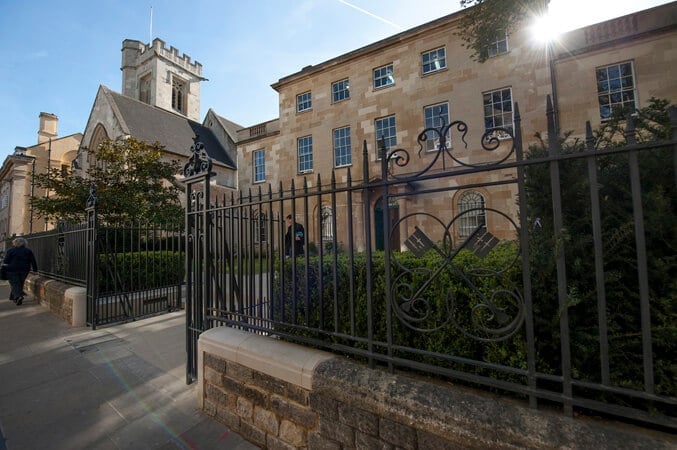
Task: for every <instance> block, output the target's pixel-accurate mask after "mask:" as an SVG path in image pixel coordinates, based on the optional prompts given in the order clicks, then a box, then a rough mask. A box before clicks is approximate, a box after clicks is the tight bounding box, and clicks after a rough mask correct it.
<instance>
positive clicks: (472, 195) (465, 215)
mask: <svg viewBox="0 0 677 450" xmlns="http://www.w3.org/2000/svg"><path fill="white" fill-rule="evenodd" d="M484 208H485V204H484V197H483V196H482V194H480V193H479V192H477V191H466V192H464V193H463V194H461V197H460V198H459V199H458V213H459V215H460V218H459V230H458V231H459V234H460V235H461V237H465V236H469V235H470V234H471V233H472V232H473V231H474V230H475V229H476V228H477V227H478V226H482V227H486V216H485V214H486V213H485V210H484Z"/></svg>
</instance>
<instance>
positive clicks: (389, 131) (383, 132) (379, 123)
mask: <svg viewBox="0 0 677 450" xmlns="http://www.w3.org/2000/svg"><path fill="white" fill-rule="evenodd" d="M374 129H375V132H376V158H377V159H381V155H380V154H379V152H380V148H381V140H383V141H385V150H386V151H388V149H389V148H391V147H395V146H397V124H396V123H395V116H388V117H382V118H380V119H376V121H375V122H374Z"/></svg>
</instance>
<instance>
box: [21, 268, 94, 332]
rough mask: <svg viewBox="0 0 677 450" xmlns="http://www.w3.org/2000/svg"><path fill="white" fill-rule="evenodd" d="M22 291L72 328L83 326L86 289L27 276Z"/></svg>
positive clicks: (44, 278)
mask: <svg viewBox="0 0 677 450" xmlns="http://www.w3.org/2000/svg"><path fill="white" fill-rule="evenodd" d="M24 290H25V291H26V292H28V293H30V294H31V295H32V296H33V297H35V298H36V300H38V301H39V302H40V304H41V305H42V306H44V307H46V308H48V309H49V310H50V311H51V312H52V313H53V314H55V315H56V316H57V317H59V318H60V319H63V320H64V321H66V322H67V323H69V324H70V325H71V326H73V327H82V326H85V322H86V314H87V311H86V308H87V306H86V299H87V295H86V289H85V288H84V287H78V286H73V285H70V284H66V283H62V282H60V281H57V280H53V279H51V278H46V277H42V276H39V275H35V274H29V275H28V278H27V279H26V284H25V286H24Z"/></svg>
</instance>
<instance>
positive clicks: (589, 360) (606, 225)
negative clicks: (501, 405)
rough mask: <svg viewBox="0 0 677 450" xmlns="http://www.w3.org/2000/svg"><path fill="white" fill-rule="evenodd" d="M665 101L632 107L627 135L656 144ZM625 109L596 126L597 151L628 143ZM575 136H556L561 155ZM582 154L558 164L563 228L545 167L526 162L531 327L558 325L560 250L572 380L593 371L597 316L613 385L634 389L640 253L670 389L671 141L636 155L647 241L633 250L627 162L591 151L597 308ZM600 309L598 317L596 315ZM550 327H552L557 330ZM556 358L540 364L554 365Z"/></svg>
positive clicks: (593, 375)
mask: <svg viewBox="0 0 677 450" xmlns="http://www.w3.org/2000/svg"><path fill="white" fill-rule="evenodd" d="M668 106H669V102H668V101H666V100H661V99H656V98H652V99H650V101H649V105H648V106H647V107H645V108H642V109H640V110H639V111H637V112H636V116H637V118H636V129H635V133H634V135H635V139H636V140H637V141H638V142H655V141H662V140H665V139H667V138H669V136H670V133H671V130H670V121H669V115H668ZM625 132H626V128H625V117H624V114H623V112H622V111H618V112H617V113H616V114H615V115H614V116H613V118H612V119H611V120H610V121H608V122H607V123H605V124H603V125H602V126H601V127H600V128H599V129H597V130H596V131H595V133H594V142H595V144H594V145H595V148H596V149H612V148H618V147H621V146H624V145H626V144H627V142H626V140H625ZM584 148H585V147H584V143H583V142H582V141H581V140H573V141H572V140H569V139H568V138H567V137H566V136H565V137H563V138H561V153H562V154H573V153H576V152H580V151H582V150H584ZM547 154H548V150H547V145H546V144H545V143H543V142H541V144H540V145H536V146H532V147H531V148H530V155H529V157H530V158H541V157H545V156H547ZM588 161H589V160H588V158H572V159H566V160H564V161H561V162H560V163H558V165H559V173H560V189H561V204H562V222H563V229H562V231H561V233H559V234H556V233H555V230H554V226H553V214H552V193H551V189H550V172H549V168H548V166H547V165H536V166H530V167H529V168H528V169H527V173H526V192H527V208H528V211H529V215H530V216H531V217H532V218H536V217H538V218H539V222H538V223H539V226H538V227H536V226H533V225H532V226H531V227H532V229H531V232H530V234H531V236H532V237H531V248H530V253H531V258H532V261H531V264H532V267H533V268H534V269H533V270H532V286H533V289H532V292H533V298H534V308H535V313H534V320H535V326H536V334H537V335H542V334H545V333H552V332H553V330H559V327H558V323H559V320H560V317H561V314H562V312H563V311H562V310H561V309H560V307H559V304H558V301H557V298H558V293H557V270H556V258H557V255H558V254H559V252H560V251H563V252H564V257H565V263H566V276H567V286H566V288H567V299H566V305H565V306H564V308H565V309H566V311H567V312H568V321H569V329H570V330H571V331H570V332H571V336H570V338H571V348H572V371H573V374H574V376H575V377H576V378H579V379H586V380H594V381H598V378H599V376H600V372H601V371H600V367H601V361H600V356H599V355H600V349H599V346H600V334H599V332H600V323H601V322H603V323H604V324H605V325H606V327H607V338H606V341H607V342H608V345H609V366H610V367H609V371H610V377H611V381H612V383H613V384H614V385H617V386H622V387H627V388H631V389H638V390H641V389H642V387H643V383H644V379H643V376H644V370H643V359H642V355H643V339H642V313H641V311H640V281H639V276H638V264H637V263H638V252H642V251H644V250H645V251H646V261H647V276H648V285H649V293H648V297H649V311H650V313H649V315H650V320H651V333H652V336H651V339H652V352H653V355H652V358H653V364H654V379H655V382H656V391H657V392H658V393H660V394H664V395H675V385H674V380H675V378H676V377H677V367H676V366H675V365H674V354H675V351H677V323H676V322H675V317H677V309H676V308H677V228H676V227H675V223H677V188H676V185H675V173H674V163H673V149H672V147H670V146H664V147H655V148H649V149H644V150H642V151H640V152H639V154H638V164H639V167H638V171H639V175H640V187H641V203H642V210H643V215H642V218H643V223H644V240H645V249H638V248H637V240H636V225H635V217H636V214H637V211H636V210H635V209H634V206H633V197H632V196H633V192H632V188H631V183H630V179H631V178H630V177H631V173H630V172H631V169H630V167H631V165H632V161H631V160H630V159H629V156H628V154H627V153H625V152H622V153H611V154H606V155H600V156H598V157H596V158H595V161H594V162H595V165H594V169H595V171H596V175H597V186H598V188H599V207H600V211H599V213H600V228H601V236H600V237H601V242H602V253H603V267H602V270H603V274H604V286H603V287H604V289H605V296H604V298H605V305H606V307H605V308H604V309H602V310H600V309H599V304H598V295H599V292H600V289H599V286H598V284H597V281H596V277H595V270H596V266H595V258H594V253H593V248H594V240H593V224H592V217H593V209H592V204H591V197H590V179H589V177H588V170H589V167H588ZM602 314H603V316H602ZM555 334H558V331H556V332H555ZM538 346H539V348H538V349H537V351H538V353H539V354H550V355H559V353H560V349H559V339H552V340H545V339H539V340H538ZM550 362H551V363H554V365H552V366H550V367H549V368H541V369H542V370H546V371H549V370H550V371H553V372H556V371H557V367H558V365H559V364H560V363H559V361H558V358H554V359H553V360H551V361H550Z"/></svg>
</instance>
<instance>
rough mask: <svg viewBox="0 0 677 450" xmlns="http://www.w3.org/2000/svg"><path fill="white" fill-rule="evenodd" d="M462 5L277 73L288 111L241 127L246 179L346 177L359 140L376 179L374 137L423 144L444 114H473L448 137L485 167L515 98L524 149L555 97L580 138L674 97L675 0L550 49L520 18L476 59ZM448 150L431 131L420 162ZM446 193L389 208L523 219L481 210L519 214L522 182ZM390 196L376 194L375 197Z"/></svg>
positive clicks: (357, 170) (565, 124) (475, 177)
mask: <svg viewBox="0 0 677 450" xmlns="http://www.w3.org/2000/svg"><path fill="white" fill-rule="evenodd" d="M463 14H465V11H460V12H457V13H454V14H451V15H448V16H445V17H442V18H440V19H437V20H434V21H432V22H429V23H426V24H424V25H421V26H418V27H416V28H413V29H410V30H407V31H404V32H402V33H399V34H396V35H394V36H391V37H389V38H386V39H384V40H381V41H378V42H375V43H373V44H370V45H367V46H365V47H362V48H359V49H356V50H354V51H351V52H349V53H346V54H344V55H340V56H337V57H335V58H333V59H330V60H328V61H325V62H322V63H319V64H316V65H311V66H307V67H304V68H303V69H302V70H300V71H299V72H297V73H294V74H291V75H289V76H286V77H284V78H282V79H280V80H278V81H277V82H276V83H274V84H273V85H272V87H273V88H274V89H275V90H276V91H277V92H278V94H279V105H280V109H279V113H280V115H279V118H278V119H276V120H273V121H269V122H266V123H262V124H258V125H255V126H253V127H250V128H247V129H244V130H240V131H239V133H238V143H237V144H238V163H237V165H238V177H239V183H238V185H239V187H240V189H246V188H248V187H251V186H257V184H258V185H260V184H265V185H267V184H269V183H270V184H271V185H272V186H274V187H276V186H278V185H279V183H280V182H283V183H284V184H285V186H287V188H288V186H289V180H290V179H293V180H294V181H295V183H296V186H300V185H301V184H302V183H303V179H304V178H305V179H306V180H307V181H308V182H309V185H310V186H311V187H312V185H313V183H314V180H315V179H316V177H317V176H318V175H321V178H322V179H323V180H329V179H330V177H331V174H332V172H333V173H334V174H335V176H336V179H337V182H338V183H341V182H345V181H346V178H347V172H348V169H349V168H350V171H351V174H352V176H353V177H360V176H361V174H362V173H363V167H362V158H361V154H362V145H363V142H366V146H367V151H368V154H369V162H368V164H369V166H370V167H369V173H370V174H372V177H374V176H378V174H379V173H380V172H379V165H380V161H379V156H378V146H377V140H378V139H380V138H381V137H383V138H385V141H386V145H387V146H388V147H390V148H404V149H407V150H409V151H410V153H412V154H417V155H418V154H419V152H418V149H419V143H418V142H417V137H418V135H419V133H420V132H421V131H422V130H423V129H425V128H427V127H431V126H432V127H439V126H440V124H441V123H442V121H443V122H444V123H450V122H451V121H456V120H462V121H464V122H465V123H466V124H467V125H468V133H467V135H466V137H465V141H466V142H467V144H468V145H467V147H466V146H465V145H464V143H463V142H462V141H461V139H460V133H459V132H458V131H457V130H454V128H452V130H451V134H450V136H449V137H448V138H447V146H448V147H450V148H451V153H452V154H454V155H455V156H456V158H457V159H458V160H459V161H461V162H463V163H465V164H481V163H482V162H486V160H487V159H486V158H487V157H488V156H487V154H488V153H489V152H486V151H485V150H483V149H482V147H481V145H480V142H481V138H482V135H483V134H484V133H485V131H490V130H491V129H492V128H494V127H504V128H507V129H510V130H512V128H513V126H514V105H515V104H517V103H518V104H519V111H520V113H521V121H522V126H521V128H522V132H523V139H524V147H525V150H526V149H527V148H528V145H529V144H530V143H534V142H535V137H534V135H535V133H537V132H540V133H541V134H542V135H544V136H545V135H546V134H547V133H546V117H545V105H546V96H547V95H551V96H552V98H553V100H554V102H555V104H554V107H555V113H556V117H557V118H558V120H559V128H560V130H562V131H569V130H572V131H574V136H582V135H583V134H584V132H585V121H586V120H590V121H591V124H592V126H593V127H597V126H598V125H599V124H601V123H602V122H603V121H604V120H606V119H608V117H609V114H610V112H611V109H612V108H613V107H616V106H629V107H631V108H639V107H642V106H646V104H647V101H648V100H649V98H650V97H654V96H655V97H660V98H667V99H669V100H670V101H675V99H677V79H676V78H675V77H674V76H672V75H671V69H670V68H671V67H674V65H675V60H676V59H677V56H676V51H677V35H676V34H675V31H676V28H677V26H676V24H677V20H676V19H677V3H676V2H673V3H670V4H666V5H663V6H659V7H656V8H652V9H649V10H644V11H640V12H637V13H634V14H630V15H627V16H624V17H619V18H617V19H613V20H610V21H607V22H603V23H598V24H595V25H591V26H588V27H585V28H582V29H578V30H574V31H571V32H569V33H567V34H565V35H564V36H561V37H560V39H558V40H557V41H555V42H552V43H551V44H550V45H549V46H548V45H547V44H544V43H542V42H539V41H538V40H536V39H535V38H534V36H533V35H532V34H531V31H530V30H529V29H528V28H526V27H524V28H522V29H519V30H517V31H516V32H515V33H513V34H511V35H503V36H501V37H500V39H497V41H496V42H494V43H493V45H492V46H491V47H490V48H488V49H487V53H488V56H489V58H488V59H487V60H486V62H484V63H479V62H477V61H475V60H473V59H472V58H471V54H470V51H469V50H468V49H466V48H465V47H463V45H462V41H461V39H460V38H459V36H458V35H457V34H456V33H457V32H458V31H459V23H460V19H461V18H462V16H463ZM498 137H499V139H501V146H502V147H505V146H509V145H510V144H511V140H510V139H505V136H498ZM438 147H439V142H438V141H437V140H435V139H428V140H427V141H426V142H424V143H423V151H422V152H420V157H419V156H416V157H415V158H414V161H413V162H412V167H411V169H410V170H412V171H415V170H416V169H417V168H419V167H422V166H425V165H426V164H427V161H430V160H431V159H432V158H433V157H434V154H435V152H437V151H438V150H437V149H438ZM513 156H514V155H513ZM450 164H451V166H447V169H449V168H458V167H459V166H460V165H459V163H458V162H457V161H451V162H450ZM514 176H515V174H514V172H512V171H501V172H495V173H492V174H491V176H490V178H491V179H487V174H486V173H484V174H481V173H476V174H468V175H464V176H461V177H458V178H456V179H455V180H456V181H454V182H453V183H457V185H458V186H461V185H472V184H475V183H478V184H480V183H482V184H484V183H486V182H496V183H500V182H501V181H505V180H508V179H511V178H513V177H514ZM447 187H453V186H447ZM285 189H286V188H285ZM264 191H265V189H264ZM450 192H452V194H449V195H446V196H427V197H422V196H421V197H417V196H413V197H408V198H409V200H400V201H398V203H397V204H394V205H392V204H391V205H389V206H388V207H389V208H390V209H391V213H390V216H391V217H392V219H394V220H397V218H398V217H404V216H406V215H407V214H408V213H409V212H410V211H412V210H413V209H414V208H419V209H420V208H421V207H422V205H424V207H425V208H427V209H429V210H434V211H436V212H437V213H438V214H440V215H445V216H447V217H450V218H451V217H455V216H457V215H458V214H459V213H460V212H462V211H464V210H469V209H475V208H476V209H475V212H474V213H473V214H471V215H466V216H465V218H464V219H463V220H461V221H458V222H457V225H456V226H455V228H454V230H452V232H453V234H454V238H462V237H463V235H464V234H465V233H466V232H467V230H468V229H472V228H473V227H474V226H475V225H476V223H477V221H478V220H480V218H481V219H483V220H486V224H487V227H488V228H489V229H490V231H491V232H492V233H493V234H495V235H497V236H499V237H501V238H510V237H512V236H514V231H515V230H514V227H510V226H506V224H505V223H498V222H496V223H492V219H491V218H490V217H489V216H487V217H486V218H485V217H483V215H484V214H483V213H482V212H481V211H482V210H483V209H484V208H487V209H489V208H492V209H496V210H499V211H504V212H505V213H506V214H508V215H510V216H512V217H515V216H516V212H517V205H516V192H515V188H514V185H511V186H507V185H500V184H499V185H498V186H495V187H477V188H472V189H458V190H452V191H450ZM358 201H359V200H358ZM340 206H341V205H339V207H340ZM322 207H323V205H311V208H312V209H313V211H312V212H313V213H312V215H311V217H313V218H316V217H324V216H323V215H321V214H316V211H317V209H318V208H322ZM382 207H383V205H381V204H380V199H378V198H376V199H375V200H374V201H373V204H372V205H370V208H373V209H379V208H382ZM355 210H356V211H361V208H360V207H356V208H355ZM353 219H354V220H357V221H358V222H359V221H361V220H362V218H361V217H354V218H353ZM313 220H315V219H313ZM508 225H509V224H508ZM376 226H377V225H376ZM307 228H309V229H310V230H311V233H312V231H313V230H318V229H322V227H321V226H318V224H315V223H311V224H308V227H307ZM373 231H374V232H375V233H376V234H377V235H378V234H379V231H380V232H382V230H378V229H375V230H373ZM337 232H338V233H340V230H337ZM400 233H401V236H400V237H399V242H397V241H398V239H397V236H396V239H395V241H396V242H394V244H395V245H398V243H399V244H400V245H401V244H402V243H403V242H404V238H405V236H406V234H407V230H406V228H403V229H401V231H400ZM320 240H321V237H320V236H315V235H312V236H311V241H313V242H319V241H320ZM358 247H359V243H358Z"/></svg>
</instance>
